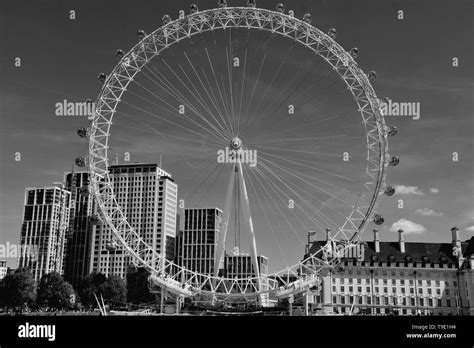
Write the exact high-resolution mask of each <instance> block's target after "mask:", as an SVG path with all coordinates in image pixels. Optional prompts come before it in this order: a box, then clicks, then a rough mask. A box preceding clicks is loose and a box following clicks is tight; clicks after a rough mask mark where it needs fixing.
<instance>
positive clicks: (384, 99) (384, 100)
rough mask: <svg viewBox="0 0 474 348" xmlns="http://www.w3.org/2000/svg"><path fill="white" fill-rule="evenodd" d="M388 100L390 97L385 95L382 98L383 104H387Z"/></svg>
mask: <svg viewBox="0 0 474 348" xmlns="http://www.w3.org/2000/svg"><path fill="white" fill-rule="evenodd" d="M389 101H390V98H387V97H385V98H383V99H382V103H384V104H388V102H389Z"/></svg>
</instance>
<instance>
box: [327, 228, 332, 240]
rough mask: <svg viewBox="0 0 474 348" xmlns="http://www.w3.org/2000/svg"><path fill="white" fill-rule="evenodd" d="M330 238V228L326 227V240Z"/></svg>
mask: <svg viewBox="0 0 474 348" xmlns="http://www.w3.org/2000/svg"><path fill="white" fill-rule="evenodd" d="M330 238H331V229H330V228H326V241H328V240H329V239H330Z"/></svg>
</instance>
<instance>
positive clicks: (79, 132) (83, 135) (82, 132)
mask: <svg viewBox="0 0 474 348" xmlns="http://www.w3.org/2000/svg"><path fill="white" fill-rule="evenodd" d="M77 135H79V136H80V137H81V138H86V137H87V129H85V128H84V127H81V128H78V129H77Z"/></svg>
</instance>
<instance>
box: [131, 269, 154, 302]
mask: <svg viewBox="0 0 474 348" xmlns="http://www.w3.org/2000/svg"><path fill="white" fill-rule="evenodd" d="M149 276H150V272H149V271H148V270H147V269H145V268H131V269H129V271H128V272H127V300H128V302H131V303H135V304H141V303H150V302H154V301H155V296H154V295H153V294H152V293H150V288H149V282H148V277H149Z"/></svg>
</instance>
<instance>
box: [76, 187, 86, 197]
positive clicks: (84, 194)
mask: <svg viewBox="0 0 474 348" xmlns="http://www.w3.org/2000/svg"><path fill="white" fill-rule="evenodd" d="M78 191H79V194H80V195H82V196H88V195H89V189H88V188H87V187H79V190H78Z"/></svg>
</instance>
